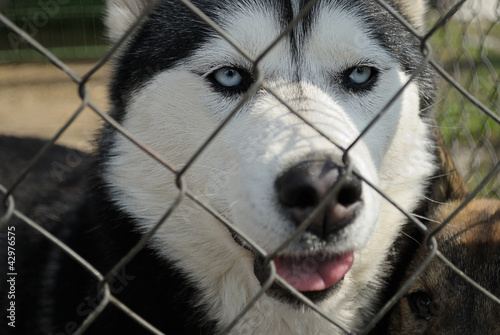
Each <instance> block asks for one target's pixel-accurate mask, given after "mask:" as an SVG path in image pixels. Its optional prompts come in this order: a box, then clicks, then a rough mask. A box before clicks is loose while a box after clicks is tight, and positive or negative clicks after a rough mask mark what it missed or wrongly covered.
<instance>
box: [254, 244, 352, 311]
mask: <svg viewBox="0 0 500 335" xmlns="http://www.w3.org/2000/svg"><path fill="white" fill-rule="evenodd" d="M353 260H354V256H353V252H346V253H342V254H332V253H324V252H316V253H313V254H308V255H307V256H297V255H288V254H286V253H285V254H284V255H280V256H278V257H277V258H275V259H274V266H275V269H276V273H277V274H278V275H279V276H280V277H281V278H282V279H283V280H284V281H286V282H287V283H288V285H290V286H291V287H293V288H294V289H295V290H297V291H299V292H300V293H301V294H303V295H304V296H305V297H307V298H308V299H309V300H311V301H312V302H313V303H321V302H322V301H324V300H327V299H328V298H330V297H331V296H333V295H335V293H336V292H337V291H338V290H339V289H340V287H341V286H342V283H343V279H344V276H345V275H346V274H347V272H348V271H349V270H350V269H351V266H352V264H353ZM254 273H255V276H256V277H257V279H258V280H259V282H260V284H261V285H264V283H265V282H266V281H267V280H268V279H269V277H270V267H269V266H265V264H264V260H263V259H262V258H260V257H256V258H255V261H254ZM266 294H267V295H268V296H270V297H272V298H274V299H277V300H279V301H281V302H283V303H287V304H290V305H292V306H297V307H301V306H302V305H304V301H302V299H300V297H298V296H296V295H295V294H294V293H292V292H291V291H290V290H289V289H287V288H286V287H285V286H283V285H281V284H280V283H279V282H276V281H275V282H274V283H273V284H272V286H271V288H270V289H269V290H268V291H267V292H266Z"/></svg>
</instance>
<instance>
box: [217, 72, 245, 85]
mask: <svg viewBox="0 0 500 335" xmlns="http://www.w3.org/2000/svg"><path fill="white" fill-rule="evenodd" d="M213 76H214V79H215V80H216V81H217V82H218V83H219V84H221V85H222V86H225V87H236V86H238V85H240V84H241V83H242V82H243V77H242V75H241V74H240V73H239V72H238V70H237V69H235V68H234V67H223V68H221V69H219V70H217V71H215V72H214V74H213Z"/></svg>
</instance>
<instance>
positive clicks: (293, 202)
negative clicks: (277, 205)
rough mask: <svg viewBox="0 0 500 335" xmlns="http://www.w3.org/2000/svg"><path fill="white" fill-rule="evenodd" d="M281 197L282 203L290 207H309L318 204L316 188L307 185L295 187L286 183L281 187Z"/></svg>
mask: <svg viewBox="0 0 500 335" xmlns="http://www.w3.org/2000/svg"><path fill="white" fill-rule="evenodd" d="M287 186H289V187H287ZM290 186H291V187H290ZM279 197H280V201H281V203H282V204H283V205H285V206H289V207H297V208H308V207H313V206H316V205H317V204H318V195H317V192H316V190H315V189H314V188H313V187H311V186H307V185H306V186H297V187H293V185H284V186H283V187H282V188H281V192H280V194H279Z"/></svg>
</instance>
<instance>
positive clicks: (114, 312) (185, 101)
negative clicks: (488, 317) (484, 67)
mask: <svg viewBox="0 0 500 335" xmlns="http://www.w3.org/2000/svg"><path fill="white" fill-rule="evenodd" d="M387 2H388V3H389V5H391V6H392V7H393V8H394V9H395V10H397V11H398V12H399V13H400V15H402V16H403V17H404V18H405V19H406V20H407V21H408V22H409V23H410V24H412V25H413V26H414V27H416V28H417V29H422V24H423V21H424V20H423V17H424V13H425V11H424V10H425V8H424V4H423V1H409V0H391V1H387ZM192 3H193V4H194V5H195V6H196V7H197V8H199V9H200V10H201V11H202V12H203V13H205V15H207V16H208V17H209V18H210V19H211V20H212V21H214V22H215V23H216V24H217V25H218V26H220V28H221V29H222V30H223V31H225V32H226V33H227V34H229V35H230V36H231V39H232V40H233V41H234V42H235V44H237V45H239V46H241V48H242V49H243V50H244V52H245V55H244V54H242V53H241V52H239V51H238V50H237V49H236V48H235V47H234V46H233V45H232V44H231V43H229V42H228V41H227V40H226V39H225V38H223V37H222V36H221V35H220V34H219V33H217V32H216V31H215V30H214V29H213V28H212V27H211V26H209V25H208V24H207V23H206V22H205V21H204V20H202V19H200V18H199V17H198V16H197V15H195V14H193V12H192V11H191V10H190V9H189V8H188V7H186V6H185V4H183V3H181V2H180V1H160V2H159V3H158V5H157V6H156V7H155V8H154V9H153V10H152V11H151V12H150V13H149V14H148V16H147V17H146V19H145V20H144V21H143V22H142V23H141V25H140V27H139V28H138V29H137V30H135V31H134V32H133V34H131V35H130V36H129V37H128V39H127V40H126V43H125V44H124V45H122V46H121V48H120V50H119V54H118V55H117V57H116V59H115V67H114V74H113V79H112V83H111V86H110V97H111V103H112V106H113V107H112V110H111V116H112V117H113V118H115V119H116V120H117V121H118V122H119V123H120V124H121V125H122V126H123V127H124V128H125V129H127V130H128V131H129V132H130V133H132V134H133V136H134V137H135V138H136V139H138V140H139V141H140V142H141V143H143V144H144V145H145V146H147V147H148V148H150V150H152V151H154V152H155V153H156V154H157V155H158V156H160V157H161V158H162V159H163V160H164V161H166V162H167V164H168V165H169V166H170V167H172V169H175V170H176V171H177V172H178V171H180V170H181V169H183V168H184V167H185V166H186V165H187V164H189V165H188V167H187V168H186V169H185V171H184V173H183V174H182V178H177V177H178V175H177V174H176V173H174V172H172V171H171V170H170V169H168V168H167V167H165V166H164V165H163V164H160V163H159V162H158V161H157V160H155V159H153V158H152V157H151V156H150V155H148V154H146V153H145V152H144V151H143V150H141V149H140V148H138V147H137V146H136V145H135V144H133V143H132V142H131V141H129V140H128V139H127V138H125V137H124V136H123V135H122V134H121V133H120V132H118V131H117V130H116V129H115V128H113V127H111V126H109V125H107V126H106V127H105V129H104V130H103V132H102V137H101V139H100V142H99V150H98V152H97V153H96V155H95V157H96V162H95V163H92V162H90V163H89V164H92V165H93V166H92V167H91V168H89V170H88V175H89V180H90V181H89V186H88V187H89V189H88V190H85V189H83V188H82V186H80V185H79V184H78V185H77V186H78V192H81V193H83V194H84V196H83V197H82V198H83V199H82V200H81V201H77V200H75V199H68V202H70V203H71V204H72V206H73V207H75V209H74V210H68V211H62V210H61V209H60V208H58V209H57V211H56V212H53V213H52V212H50V211H47V210H45V211H43V212H42V213H45V214H46V215H40V213H39V212H38V215H37V219H38V222H40V223H42V224H44V225H45V226H46V227H47V229H49V230H50V231H51V232H53V233H54V234H55V235H56V236H58V237H59V238H60V239H61V240H63V241H64V242H65V243H66V244H67V245H68V246H69V247H71V248H72V249H74V250H75V251H76V252H78V253H79V254H80V255H81V256H82V257H84V258H85V259H86V260H87V261H88V262H89V263H90V264H92V265H93V266H94V267H95V268H97V270H99V271H100V272H101V273H103V274H106V273H108V272H109V271H110V269H111V268H112V267H113V266H114V265H115V264H116V263H117V262H118V261H119V260H120V259H121V258H122V257H123V256H124V255H126V254H127V252H128V251H129V250H130V249H131V248H132V247H133V246H134V245H136V243H137V242H138V241H139V239H140V238H141V237H142V236H144V235H145V234H147V233H148V232H149V231H150V230H151V229H153V227H154V226H155V225H156V223H157V222H158V221H159V220H160V219H161V218H162V217H163V215H164V214H165V213H166V212H167V210H169V208H171V206H173V205H174V203H176V201H178V199H180V200H179V201H180V202H179V203H178V204H177V206H176V207H175V209H174V210H173V211H172V213H171V215H170V216H169V217H168V218H167V219H166V220H165V221H164V222H163V223H162V225H161V226H160V227H159V228H158V230H157V231H156V233H155V234H154V235H153V237H152V239H151V240H150V241H149V243H148V244H147V246H146V247H145V248H144V249H142V251H140V252H139V254H137V255H136V257H134V258H133V259H132V261H131V262H130V263H128V264H127V265H126V266H125V267H124V268H122V269H121V272H120V273H117V274H116V276H115V278H114V280H113V281H111V282H110V283H109V289H110V291H111V293H112V294H113V296H114V297H116V298H117V299H119V300H120V301H122V302H123V303H125V304H126V305H127V306H128V307H129V308H130V309H131V310H133V311H134V312H135V313H136V314H137V315H139V316H141V317H142V318H143V319H145V320H146V321H148V322H149V323H150V324H151V325H153V326H154V327H156V328H157V329H159V330H161V331H163V332H164V333H166V334H213V333H217V332H219V331H221V330H222V329H224V328H225V327H227V326H228V325H229V324H230V323H231V322H232V321H233V320H234V318H235V317H236V316H237V315H238V314H239V313H240V312H242V310H243V309H244V308H245V307H246V306H247V304H249V302H250V301H251V300H252V298H254V297H255V296H256V295H257V294H258V293H259V291H260V290H261V289H262V285H263V284H264V282H266V281H267V280H268V278H270V275H271V274H272V273H273V271H271V270H270V268H274V269H275V272H276V274H277V275H278V276H279V277H281V278H282V279H283V280H284V281H285V282H287V283H288V286H291V288H293V289H294V290H295V291H298V292H300V293H301V294H302V295H304V296H306V297H307V298H309V299H310V300H311V301H312V302H313V303H314V304H315V305H316V306H317V307H318V309H319V310H321V311H322V312H323V313H324V314H325V315H326V316H328V317H329V318H331V319H332V320H334V321H335V323H337V325H339V326H340V327H342V328H344V329H345V330H348V331H356V330H358V329H361V328H362V327H363V325H364V324H365V322H366V320H367V319H368V318H369V317H370V316H371V315H372V314H373V313H374V312H375V310H376V307H377V303H378V299H379V293H380V292H381V291H382V288H383V286H384V283H385V277H386V276H388V273H389V270H390V266H389V263H388V262H389V256H390V254H391V252H392V250H393V245H394V242H395V240H396V238H397V236H398V234H399V232H400V229H401V227H402V226H403V225H404V222H405V217H404V215H403V214H402V213H401V212H400V211H399V210H398V209H396V208H395V207H393V206H392V205H391V204H389V203H388V202H387V201H385V200H384V199H383V198H382V197H381V196H380V195H379V193H377V191H375V189H374V188H373V187H371V186H370V185H373V186H375V187H377V188H378V189H380V190H381V191H382V192H384V194H386V195H388V196H389V197H390V198H391V199H393V200H395V201H396V202H397V204H398V205H399V206H400V207H401V208H403V209H404V210H406V211H408V212H422V211H425V206H426V205H425V202H424V201H423V199H424V198H425V197H426V196H429V192H430V191H429V190H430V186H431V185H429V180H430V179H432V178H433V176H439V175H441V174H442V168H441V167H440V163H439V158H438V152H437V150H436V141H435V134H434V133H433V131H432V130H431V127H432V124H433V123H432V117H431V115H430V114H429V113H430V108H429V107H430V105H431V103H432V99H433V92H434V78H433V76H432V75H431V73H430V71H429V69H428V68H427V67H426V66H423V67H422V68H421V69H420V70H421V71H419V72H418V73H417V75H416V76H415V77H414V78H413V80H412V81H411V82H410V83H409V84H408V85H407V87H406V88H405V89H404V91H402V93H401V94H399V95H397V97H396V99H394V101H392V103H391V104H388V103H389V101H390V99H391V98H392V97H394V96H396V94H397V93H398V91H399V90H400V89H401V88H402V87H403V86H404V85H405V84H407V82H408V81H409V79H410V77H411V76H412V74H414V73H415V71H416V70H417V69H418V68H419V66H420V64H422V62H423V58H422V55H421V51H420V41H419V40H418V38H416V37H415V36H414V35H413V34H412V33H410V32H409V30H408V29H407V28H405V27H404V26H403V25H402V24H401V23H400V22H399V21H398V20H396V19H395V18H394V17H393V16H392V15H391V14H390V13H389V12H388V11H387V10H386V9H385V8H383V7H381V6H380V5H379V4H378V3H376V2H375V1H368V0H360V1H349V0H331V1H326V0H324V1H318V2H317V3H316V4H314V5H313V6H312V8H311V10H310V11H309V12H308V13H307V14H305V15H304V16H303V18H302V19H301V20H300V21H299V22H298V24H297V25H296V26H294V27H293V29H291V31H290V32H289V33H287V34H284V36H283V37H282V38H280V39H278V40H276V39H277V38H278V36H279V35H280V34H281V33H282V32H283V31H284V29H285V28H286V27H287V25H288V24H289V23H290V22H291V21H292V20H293V19H294V18H295V17H297V15H298V14H299V12H300V11H301V10H302V9H303V7H304V6H306V5H307V4H308V3H307V2H306V1H281V0H280V1H267V0H256V1H247V0H246V1H235V0H221V1H201V0H196V1H192ZM147 4H148V1H145V0H110V1H108V9H107V17H106V24H107V27H108V30H109V36H110V38H111V40H112V41H113V42H116V41H118V39H119V38H120V37H121V36H122V35H123V34H124V33H125V32H126V30H127V28H128V27H130V26H131V25H132V24H133V22H134V21H135V20H136V18H137V17H138V16H139V15H140V13H141V12H142V10H144V8H145V7H146V6H147ZM275 41H276V43H275ZM271 46H272V47H271ZM263 52H265V53H263ZM257 57H259V60H258V62H256V61H255V60H257ZM260 80H262V84H261V81H260ZM250 89H252V90H255V94H253V95H250V96H249V97H248V99H246V100H244V101H242V99H243V98H244V97H245V93H246V92H247V91H248V90H250ZM240 103H241V105H240ZM233 110H234V111H235V113H234V115H232V116H231V118H228V117H229V116H230V114H231V113H232V111H233ZM292 110H293V112H292ZM382 110H384V114H383V115H382V116H381V117H380V118H379V119H378V120H377V122H375V123H374V124H373V125H372V126H371V127H370V128H369V129H368V131H366V132H364V133H363V130H364V129H365V128H366V127H367V126H368V125H369V124H370V122H371V121H372V120H373V119H374V117H375V116H376V115H377V114H378V113H379V112H380V111H382ZM226 121H227V123H226V124H225V126H224V127H222V129H220V131H219V132H218V133H217V135H216V136H215V137H212V138H211V135H212V134H213V133H214V131H215V130H216V129H217V128H218V127H219V126H220V125H221V123H222V122H226ZM361 134H362V136H361ZM209 138H211V140H210V141H209V142H208V144H207V145H206V146H205V147H204V148H203V150H201V152H200V154H199V155H197V156H196V159H194V160H193V161H190V159H191V158H192V157H193V155H195V154H196V153H197V152H198V149H199V148H200V147H201V146H202V145H204V143H205V142H206V141H207V140H208V139H209ZM358 138H359V140H358ZM353 144H354V145H353ZM347 148H349V150H348V151H347V153H346V149H347ZM60 149H61V148H58V150H60ZM4 150H9V148H5V149H4ZM87 159H88V160H91V159H90V158H86V160H87ZM37 169H38V170H40V171H42V170H43V166H41V165H40V166H38V168H37ZM38 170H37V171H38ZM347 170H352V171H351V172H346V171H347ZM37 171H35V173H38V172H37ZM74 173H75V174H79V173H82V171H81V170H80V169H78V168H75V170H74ZM72 180H73V179H72ZM36 182H37V181H35V183H36ZM369 184H370V185H369ZM25 187H26V185H25ZM32 187H34V186H33V185H32ZM180 188H182V189H183V190H184V192H186V193H185V195H184V196H183V197H180V194H181V191H180ZM332 189H334V190H335V192H334V191H332ZM46 191H47V192H51V191H50V190H46ZM330 193H332V194H334V196H333V197H332V198H331V200H329V201H328V202H325V204H326V205H324V206H322V207H321V209H318V210H316V212H317V213H316V216H314V219H312V220H310V224H309V225H308V226H307V228H306V229H305V230H304V231H302V232H301V233H300V234H299V235H298V236H297V237H296V238H295V239H293V240H292V241H291V242H290V243H288V244H286V246H285V247H284V248H282V250H279V252H278V253H277V256H276V257H275V258H273V260H272V262H270V263H269V262H267V260H265V257H266V255H270V254H272V253H274V252H275V251H276V250H277V249H278V248H280V247H281V246H282V245H283V244H284V243H285V242H286V241H287V240H288V239H289V238H290V236H291V235H292V234H293V233H294V232H295V231H296V230H297V228H298V227H299V226H300V225H301V223H302V222H303V221H304V220H306V218H308V217H309V216H310V214H311V213H312V212H313V210H315V209H316V208H317V206H318V205H319V204H320V203H321V202H322V201H323V200H324V199H325V197H326V196H327V194H328V196H331V194H330ZM50 194H52V195H53V194H55V193H50ZM65 194H67V193H63V194H60V196H61V197H64V196H65ZM14 195H16V194H14ZM35 196H36V199H41V200H43V199H45V198H44V196H43V195H40V194H30V193H29V192H23V193H22V194H19V195H17V198H16V203H21V202H22V201H23V198H25V199H24V201H25V202H26V201H31V202H32V203H36V199H33V197H35ZM195 199H196V200H199V202H198V201H195ZM200 203H203V204H206V207H210V208H211V209H212V210H213V212H215V213H218V214H219V215H220V216H221V217H222V218H224V221H227V222H230V223H231V224H232V225H233V226H234V227H235V228H234V229H237V230H238V231H239V232H242V233H243V234H244V236H245V238H243V237H242V236H241V235H239V234H236V233H235V232H234V230H233V229H232V228H231V229H228V227H227V226H226V225H224V224H223V223H222V222H221V220H219V219H217V218H216V217H215V216H214V215H212V213H211V212H209V211H207V210H206V208H203V207H202V206H201V205H200ZM66 207H68V206H67V205H66V206H65V208H66ZM69 207H71V206H69ZM31 209H32V208H30V207H29V206H28V207H26V211H28V215H30V210H31ZM35 209H36V208H35ZM12 222H14V221H12ZM12 224H13V223H12ZM16 229H17V231H18V235H17V237H16V238H17V240H18V241H19V248H20V249H23V254H22V255H21V254H19V257H18V265H19V267H21V266H23V268H24V269H25V271H26V272H24V273H23V274H22V276H21V275H20V276H19V277H18V282H17V293H18V297H17V300H16V303H17V304H18V306H19V313H18V315H17V320H18V324H17V325H16V329H15V330H16V331H17V332H16V334H18V333H19V332H22V331H24V332H26V333H29V334H36V333H40V334H61V333H63V334H69V333H72V332H74V330H75V329H76V328H77V326H78V325H79V324H81V322H82V320H83V319H85V318H86V317H87V316H88V315H89V314H90V313H91V312H92V311H94V310H95V308H96V307H97V306H98V303H99V301H100V300H101V299H102V296H101V295H98V294H97V288H98V283H97V282H96V280H95V278H94V277H91V276H90V275H89V274H88V272H87V271H86V270H84V269H83V268H82V266H81V265H79V264H78V263H77V262H75V261H74V260H72V259H71V258H69V257H68V256H67V255H66V254H65V253H64V252H63V251H62V250H61V249H59V248H58V247H55V246H53V245H52V244H50V243H49V242H47V241H46V240H45V239H43V238H40V237H37V236H35V235H34V232H33V231H32V230H28V229H27V228H26V225H25V224H24V223H19V222H18V223H16ZM22 241H25V242H22ZM21 243H25V244H24V245H23V246H22V248H21ZM255 245H257V246H258V249H259V250H260V251H258V250H256V249H255V248H254V246H255ZM2 259H4V258H2ZM2 273H6V271H3V272H2ZM2 298H4V297H2ZM21 306H22V307H21ZM337 325H334V324H333V323H331V322H330V321H329V320H327V319H325V318H323V317H322V316H320V315H319V314H318V313H317V312H315V311H313V310H312V309H310V308H309V307H307V306H306V304H305V303H304V302H302V301H301V300H300V299H298V298H297V297H296V295H295V294H292V293H291V292H290V290H289V289H287V288H286V285H282V284H279V282H277V281H275V282H274V284H273V285H272V287H271V288H270V289H269V290H268V291H266V292H265V294H263V295H262V296H261V297H260V299H258V300H257V301H256V302H255V304H254V305H253V306H252V307H251V308H250V309H249V310H248V312H247V313H245V314H244V315H243V317H242V318H241V319H239V321H238V322H237V323H236V325H235V326H234V327H233V328H232V329H231V333H232V334H249V333H251V334H341V333H343V331H342V330H341V329H340V328H339V327H337ZM5 329H6V330H7V332H9V331H10V332H12V330H14V329H11V328H9V327H2V331H3V330H5ZM3 333H4V334H5V332H4V331H3ZM87 333H89V334H123V333H131V334H132V333H133V334H141V333H147V330H145V329H144V328H143V327H142V326H140V325H138V324H137V323H136V322H135V321H133V320H131V319H130V317H129V316H127V315H126V314H125V313H124V312H123V311H122V310H120V309H119V308H117V307H115V304H114V303H110V304H109V305H108V306H107V307H106V309H105V310H104V311H103V312H102V314H100V316H99V317H98V318H97V319H96V320H95V321H94V322H93V323H92V325H91V326H90V328H89V329H88V330H87Z"/></svg>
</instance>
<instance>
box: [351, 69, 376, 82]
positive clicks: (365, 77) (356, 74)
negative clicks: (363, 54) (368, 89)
mask: <svg viewBox="0 0 500 335" xmlns="http://www.w3.org/2000/svg"><path fill="white" fill-rule="evenodd" d="M373 74H374V71H373V70H372V68H371V67H368V66H358V67H355V68H353V69H352V71H351V72H350V74H349V76H348V78H349V81H350V82H351V83H352V84H354V85H362V84H365V83H367V82H368V81H370V79H371V78H372V77H373Z"/></svg>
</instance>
